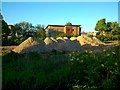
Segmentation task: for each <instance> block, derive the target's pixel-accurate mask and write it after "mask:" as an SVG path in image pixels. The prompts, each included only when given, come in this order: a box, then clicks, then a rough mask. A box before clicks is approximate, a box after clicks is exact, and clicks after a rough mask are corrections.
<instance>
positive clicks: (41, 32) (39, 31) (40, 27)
mask: <svg viewBox="0 0 120 90" xmlns="http://www.w3.org/2000/svg"><path fill="white" fill-rule="evenodd" d="M36 29H37V31H36V33H37V34H36V38H38V39H39V40H40V41H41V40H43V39H45V37H46V35H45V29H44V25H40V24H38V25H37V26H36Z"/></svg>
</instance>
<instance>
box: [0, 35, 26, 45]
mask: <svg viewBox="0 0 120 90" xmlns="http://www.w3.org/2000/svg"><path fill="white" fill-rule="evenodd" d="M25 39H26V38H23V37H11V38H8V41H9V43H8V41H5V40H2V45H3V46H6V45H7V46H12V45H19V44H20V43H22V42H23V41H24V40H25Z"/></svg>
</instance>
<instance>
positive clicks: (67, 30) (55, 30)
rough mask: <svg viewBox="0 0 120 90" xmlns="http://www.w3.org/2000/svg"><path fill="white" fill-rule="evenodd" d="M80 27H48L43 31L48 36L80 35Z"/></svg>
mask: <svg viewBox="0 0 120 90" xmlns="http://www.w3.org/2000/svg"><path fill="white" fill-rule="evenodd" d="M80 26H81V25H48V26H47V27H46V28H45V30H46V34H47V35H48V36H55V35H58V34H68V35H70V34H73V35H81V27H80Z"/></svg>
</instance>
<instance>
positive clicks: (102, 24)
mask: <svg viewBox="0 0 120 90" xmlns="http://www.w3.org/2000/svg"><path fill="white" fill-rule="evenodd" d="M95 30H96V31H99V32H100V33H103V32H106V30H107V25H106V20H105V19H104V18H103V19H100V20H99V21H98V22H97V24H96V26H95Z"/></svg>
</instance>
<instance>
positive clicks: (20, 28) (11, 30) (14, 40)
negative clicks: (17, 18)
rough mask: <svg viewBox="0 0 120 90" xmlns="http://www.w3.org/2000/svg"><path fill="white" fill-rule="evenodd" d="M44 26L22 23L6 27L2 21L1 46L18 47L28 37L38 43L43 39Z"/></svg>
mask: <svg viewBox="0 0 120 90" xmlns="http://www.w3.org/2000/svg"><path fill="white" fill-rule="evenodd" d="M45 36H46V35H45V29H44V25H40V24H37V25H36V26H33V25H32V23H29V22H26V21H23V22H19V23H16V24H14V25H8V24H7V22H5V20H2V45H18V44H20V43H21V42H22V41H24V40H25V39H27V38H28V37H34V38H35V39H37V40H38V41H41V40H42V39H44V38H45Z"/></svg>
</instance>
